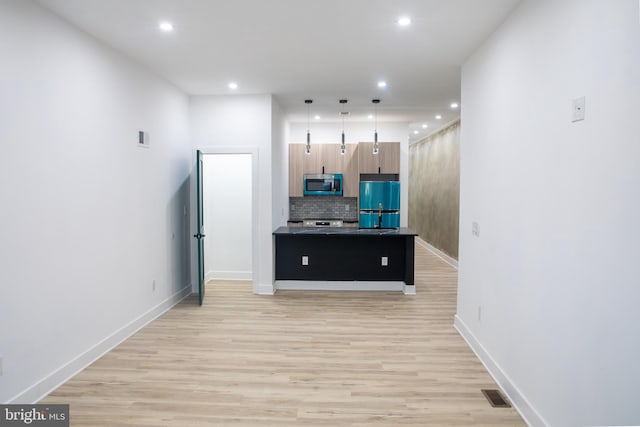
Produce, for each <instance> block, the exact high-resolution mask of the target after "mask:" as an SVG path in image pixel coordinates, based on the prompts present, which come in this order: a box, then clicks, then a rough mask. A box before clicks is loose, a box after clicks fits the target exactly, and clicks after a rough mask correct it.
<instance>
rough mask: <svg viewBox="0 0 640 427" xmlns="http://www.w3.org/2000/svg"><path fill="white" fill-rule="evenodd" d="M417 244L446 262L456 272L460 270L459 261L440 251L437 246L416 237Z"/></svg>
mask: <svg viewBox="0 0 640 427" xmlns="http://www.w3.org/2000/svg"><path fill="white" fill-rule="evenodd" d="M416 243H418V244H419V245H420V246H422V247H423V248H425V249H426V250H428V251H430V252H432V253H433V254H434V255H435V256H437V257H438V258H440V259H441V260H443V261H444V262H446V263H447V264H449V265H450V266H451V267H453V268H455V269H456V270H457V269H458V260H457V259H455V258H452V257H450V256H449V255H447V254H445V253H444V252H442V251H441V250H440V249H438V248H436V247H435V246H433V245H431V244H429V243H427V242H425V241H424V240H422V239H421V238H419V237H416Z"/></svg>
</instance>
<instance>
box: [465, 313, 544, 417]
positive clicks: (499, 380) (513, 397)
mask: <svg viewBox="0 0 640 427" xmlns="http://www.w3.org/2000/svg"><path fill="white" fill-rule="evenodd" d="M453 327H454V328H456V330H457V331H458V333H459V334H460V336H462V338H463V339H464V340H465V341H466V342H467V344H468V345H469V347H470V348H471V350H472V351H473V352H474V353H475V355H476V356H477V357H478V359H479V360H480V362H481V363H482V364H483V365H484V367H485V368H486V369H487V371H488V372H489V375H491V377H492V378H493V380H494V381H495V382H496V384H498V386H499V387H500V388H501V389H502V391H503V392H504V394H506V395H507V397H508V398H509V401H510V402H511V405H513V407H514V408H515V410H516V411H518V413H519V414H520V416H521V417H522V419H523V420H524V421H525V422H526V423H527V425H529V426H548V425H549V423H547V422H546V420H545V419H544V418H543V417H542V415H540V413H538V411H536V409H535V408H534V407H533V405H531V403H530V402H529V401H528V400H527V398H526V397H525V396H524V395H523V394H522V392H521V391H520V390H519V389H518V387H516V385H515V384H514V383H513V381H511V379H510V378H509V376H508V375H507V374H506V373H505V372H504V371H503V370H502V368H500V365H498V363H497V362H496V361H495V360H493V358H492V357H491V355H490V354H489V353H488V352H487V350H486V349H485V348H484V347H483V346H482V344H480V341H478V340H477V339H476V337H475V336H474V335H473V333H472V332H471V330H470V329H469V328H468V327H467V325H466V324H465V323H464V322H463V321H462V319H461V318H460V317H459V316H458V315H457V314H456V315H455V317H454V322H453Z"/></svg>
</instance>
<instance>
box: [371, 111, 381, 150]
mask: <svg viewBox="0 0 640 427" xmlns="http://www.w3.org/2000/svg"><path fill="white" fill-rule="evenodd" d="M371 102H372V103H373V117H374V128H373V154H378V152H379V151H380V147H379V146H378V109H377V107H378V104H380V100H379V99H372V100H371Z"/></svg>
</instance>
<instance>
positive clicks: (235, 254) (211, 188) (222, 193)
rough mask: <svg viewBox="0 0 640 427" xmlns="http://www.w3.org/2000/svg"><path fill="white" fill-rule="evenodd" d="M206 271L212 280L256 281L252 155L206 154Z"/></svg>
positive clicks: (208, 278)
mask: <svg viewBox="0 0 640 427" xmlns="http://www.w3.org/2000/svg"><path fill="white" fill-rule="evenodd" d="M202 161H203V177H202V181H203V202H204V206H203V208H204V212H203V214H204V234H205V235H206V236H207V237H206V239H205V240H204V273H205V283H206V282H208V281H210V280H252V278H253V257H252V252H253V251H252V247H253V236H252V231H253V226H252V224H253V218H252V217H253V206H252V199H253V198H252V193H253V182H252V176H253V171H252V154H250V153H205V154H203V156H202Z"/></svg>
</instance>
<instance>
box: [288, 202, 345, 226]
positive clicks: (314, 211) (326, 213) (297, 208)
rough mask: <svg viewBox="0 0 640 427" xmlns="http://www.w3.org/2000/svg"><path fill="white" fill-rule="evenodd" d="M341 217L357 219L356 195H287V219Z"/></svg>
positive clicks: (342, 218) (343, 218)
mask: <svg viewBox="0 0 640 427" xmlns="http://www.w3.org/2000/svg"><path fill="white" fill-rule="evenodd" d="M304 219H341V220H343V221H357V220H358V198H357V197H335V196H305V197H289V220H290V221H302V220H304Z"/></svg>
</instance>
